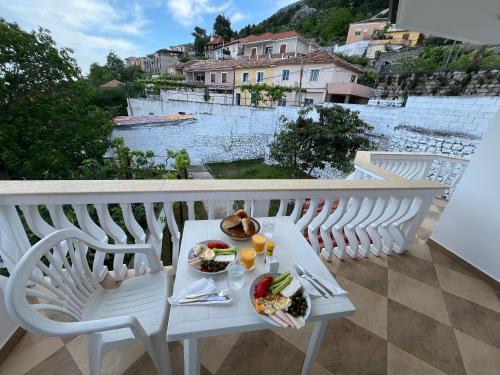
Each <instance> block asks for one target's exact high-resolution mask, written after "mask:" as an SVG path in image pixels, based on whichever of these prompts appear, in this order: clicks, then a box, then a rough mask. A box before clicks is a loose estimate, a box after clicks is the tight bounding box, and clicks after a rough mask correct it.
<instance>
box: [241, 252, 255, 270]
mask: <svg viewBox="0 0 500 375" xmlns="http://www.w3.org/2000/svg"><path fill="white" fill-rule="evenodd" d="M256 255H257V253H256V252H255V250H254V249H252V248H251V247H244V248H243V249H241V250H240V262H241V263H242V264H243V265H244V266H245V268H246V269H247V271H251V270H253V268H254V267H255V256H256Z"/></svg>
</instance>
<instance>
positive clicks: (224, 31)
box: [214, 14, 233, 40]
mask: <svg viewBox="0 0 500 375" xmlns="http://www.w3.org/2000/svg"><path fill="white" fill-rule="evenodd" d="M214 34H217V35H219V36H221V37H223V38H224V40H231V38H232V36H233V30H232V29H231V21H230V20H229V18H226V17H225V16H224V15H223V14H219V15H218V16H217V17H215V22H214Z"/></svg>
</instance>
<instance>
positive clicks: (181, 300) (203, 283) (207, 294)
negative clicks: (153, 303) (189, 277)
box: [168, 278, 231, 306]
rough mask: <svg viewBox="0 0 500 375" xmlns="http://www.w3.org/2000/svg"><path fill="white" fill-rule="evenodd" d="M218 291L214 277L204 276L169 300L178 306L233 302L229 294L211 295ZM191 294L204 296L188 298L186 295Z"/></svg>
mask: <svg viewBox="0 0 500 375" xmlns="http://www.w3.org/2000/svg"><path fill="white" fill-rule="evenodd" d="M217 292H218V290H217V287H216V286H215V282H214V281H213V279H211V278H203V279H199V280H196V281H194V282H192V283H190V284H188V285H186V286H185V287H184V288H182V289H181V290H180V291H178V292H177V293H175V294H173V295H172V296H171V297H169V298H168V302H169V303H170V304H171V305H178V306H183V305H191V306H192V305H208V304H220V303H231V298H229V296H227V295H223V296H220V295H217V294H214V295H211V294H212V293H217ZM190 295H202V297H200V298H186V296H190Z"/></svg>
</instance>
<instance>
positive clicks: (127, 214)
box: [120, 203, 147, 276]
mask: <svg viewBox="0 0 500 375" xmlns="http://www.w3.org/2000/svg"><path fill="white" fill-rule="evenodd" d="M120 207H121V209H122V214H123V222H124V223H125V227H126V228H127V230H128V231H129V233H130V234H131V235H132V237H134V241H135V243H136V244H144V243H146V233H145V232H144V229H142V227H141V226H140V225H139V223H138V222H137V220H136V219H135V216H134V211H133V209H132V204H131V203H121V204H120ZM146 260H147V257H146V256H145V255H144V254H135V255H134V273H135V275H136V276H137V275H142V274H143V273H144V271H145V268H146Z"/></svg>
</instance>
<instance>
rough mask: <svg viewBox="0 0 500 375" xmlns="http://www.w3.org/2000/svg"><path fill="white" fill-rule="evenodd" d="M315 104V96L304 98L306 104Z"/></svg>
mask: <svg viewBox="0 0 500 375" xmlns="http://www.w3.org/2000/svg"><path fill="white" fill-rule="evenodd" d="M313 104H314V98H305V99H304V105H313Z"/></svg>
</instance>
